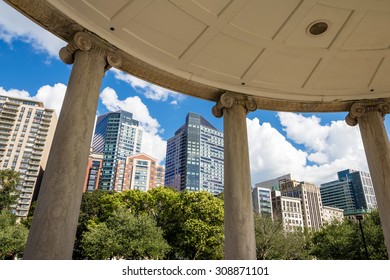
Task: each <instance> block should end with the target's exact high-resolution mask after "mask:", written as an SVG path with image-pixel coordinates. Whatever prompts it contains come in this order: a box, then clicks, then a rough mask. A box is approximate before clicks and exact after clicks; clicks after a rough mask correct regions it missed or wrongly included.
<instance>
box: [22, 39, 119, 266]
mask: <svg viewBox="0 0 390 280" xmlns="http://www.w3.org/2000/svg"><path fill="white" fill-rule="evenodd" d="M60 57H61V59H62V60H63V61H64V62H66V63H73V68H72V72H71V75H70V79H69V82H68V87H67V90H66V94H65V99H64V102H63V105H62V110H61V114H60V116H59V119H58V124H57V129H56V132H55V134H54V138H53V143H52V147H51V151H50V155H49V158H48V162H47V168H46V171H45V174H44V177H43V181H42V185H41V190H40V194H39V197H38V201H37V207H36V209H35V213H34V218H33V222H32V226H31V229H30V233H29V237H28V241H27V247H26V251H25V254H24V259H52V260H54V259H71V258H72V252H73V246H74V241H75V235H76V229H77V222H78V217H79V212H80V204H81V198H82V192H83V184H84V179H85V170H86V166H87V162H88V153H89V149H90V143H91V137H92V133H93V126H94V121H95V116H96V108H97V103H98V97H99V91H100V86H101V82H102V78H103V76H104V72H105V69H106V68H107V66H109V65H114V66H117V65H118V63H119V62H120V59H119V58H118V57H117V56H116V55H115V53H114V52H112V51H110V50H109V49H108V47H107V46H106V45H105V44H104V43H101V42H100V41H98V40H95V38H94V37H93V36H91V35H89V34H87V33H82V32H79V33H77V34H76V35H75V37H74V39H73V41H71V42H70V43H69V44H68V45H67V46H66V47H65V48H63V49H62V50H61V51H60Z"/></svg>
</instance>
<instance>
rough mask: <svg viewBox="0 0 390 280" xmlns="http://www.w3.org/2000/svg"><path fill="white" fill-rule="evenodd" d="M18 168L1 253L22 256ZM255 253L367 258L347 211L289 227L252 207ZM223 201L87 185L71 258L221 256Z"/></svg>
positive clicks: (369, 238)
mask: <svg viewBox="0 0 390 280" xmlns="http://www.w3.org/2000/svg"><path fill="white" fill-rule="evenodd" d="M17 182H18V174H17V173H16V172H13V171H10V170H3V171H0V259H15V258H21V257H22V256H23V251H24V248H25V245H26V240H27V235H28V228H29V227H30V225H31V221H32V219H33V210H34V208H35V203H33V204H32V207H31V209H30V213H29V216H28V217H27V219H24V220H22V221H20V222H18V221H17V219H16V216H15V215H14V214H12V212H11V208H12V207H11V206H12V205H13V204H15V202H16V199H17V192H16V189H15V187H16V185H17ZM254 222H255V236H256V252H257V259H261V260H272V259H282V260H305V259H324V260H347V259H352V260H355V259H366V253H365V249H364V244H363V241H362V236H361V232H360V228H359V224H358V223H357V222H356V221H351V220H348V219H345V220H343V221H333V222H331V223H328V224H326V225H325V226H324V227H323V228H322V229H321V230H319V231H315V232H313V231H309V230H303V231H298V232H292V233H286V232H284V230H283V224H282V221H281V220H275V219H274V220H272V219H271V217H267V216H261V215H255V217H254ZM362 226H363V229H364V235H365V241H366V246H367V252H368V256H369V259H387V258H388V256H387V251H386V247H385V243H384V237H383V233H382V228H381V224H380V218H379V213H378V211H372V212H371V213H368V214H366V215H365V216H364V219H363V220H362ZM223 251H224V202H223V194H222V195H219V196H217V197H215V196H213V195H211V194H210V193H208V192H188V191H183V192H177V191H175V190H173V189H171V188H168V187H158V188H154V189H152V190H149V191H148V192H142V191H139V190H130V191H124V192H113V191H101V190H96V191H93V192H87V193H84V195H83V198H82V203H81V209H80V216H79V223H78V227H77V233H76V240H75V247H74V252H73V258H74V259H91V260H96V259H97V260H101V259H133V260H141V259H170V260H173V259H178V260H182V259H191V260H192V259H194V260H195V259H200V260H207V259H209V260H217V259H223Z"/></svg>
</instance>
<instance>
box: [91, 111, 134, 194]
mask: <svg viewBox="0 0 390 280" xmlns="http://www.w3.org/2000/svg"><path fill="white" fill-rule="evenodd" d="M141 142H142V129H141V128H140V127H139V123H138V121H137V120H134V119H133V114H131V113H129V112H126V111H122V110H121V111H117V112H110V113H107V114H104V115H101V116H99V117H98V119H97V122H96V128H95V134H94V137H93V143H92V149H93V151H94V152H95V153H102V154H103V167H102V175H101V178H100V183H99V188H100V189H103V190H112V189H113V188H114V182H115V175H116V169H117V164H118V160H123V161H125V160H126V157H127V156H130V155H134V154H138V153H140V152H141Z"/></svg>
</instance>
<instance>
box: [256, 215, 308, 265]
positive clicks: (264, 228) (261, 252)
mask: <svg viewBox="0 0 390 280" xmlns="http://www.w3.org/2000/svg"><path fill="white" fill-rule="evenodd" d="M255 237H256V256H257V259H259V260H275V259H285V260H286V259H287V260H299V259H300V260H302V259H307V258H309V254H308V249H307V248H308V242H309V238H308V236H307V235H305V234H304V233H302V232H289V233H286V232H284V230H283V223H282V221H281V220H275V221H273V220H272V219H271V217H268V216H260V215H255Z"/></svg>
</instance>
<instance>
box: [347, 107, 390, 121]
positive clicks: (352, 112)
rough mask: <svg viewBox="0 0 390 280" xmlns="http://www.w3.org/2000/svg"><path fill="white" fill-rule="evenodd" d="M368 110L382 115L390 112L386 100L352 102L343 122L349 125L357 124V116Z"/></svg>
mask: <svg viewBox="0 0 390 280" xmlns="http://www.w3.org/2000/svg"><path fill="white" fill-rule="evenodd" d="M370 112H379V113H381V114H382V115H383V116H384V115H386V114H388V113H390V103H389V102H387V101H379V102H378V101H367V102H356V103H353V104H352V106H351V108H350V109H349V114H348V115H347V116H346V117H345V122H346V123H347V124H348V125H350V126H355V125H357V124H358V118H359V117H362V116H364V115H365V114H367V113H370Z"/></svg>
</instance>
